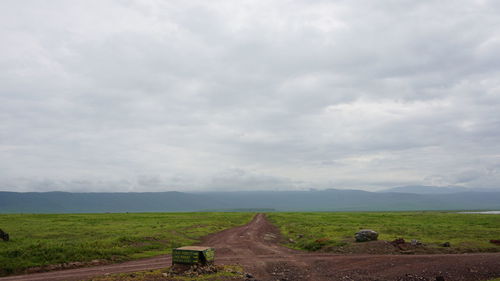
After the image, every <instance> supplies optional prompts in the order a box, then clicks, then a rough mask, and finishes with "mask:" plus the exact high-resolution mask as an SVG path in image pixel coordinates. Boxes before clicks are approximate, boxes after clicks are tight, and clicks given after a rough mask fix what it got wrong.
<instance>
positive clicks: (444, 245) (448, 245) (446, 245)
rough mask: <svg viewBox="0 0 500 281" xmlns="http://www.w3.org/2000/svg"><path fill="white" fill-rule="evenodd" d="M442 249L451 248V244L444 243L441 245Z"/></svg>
mask: <svg viewBox="0 0 500 281" xmlns="http://www.w3.org/2000/svg"><path fill="white" fill-rule="evenodd" d="M441 246H442V247H451V244H450V242H444V243H443V244H441Z"/></svg>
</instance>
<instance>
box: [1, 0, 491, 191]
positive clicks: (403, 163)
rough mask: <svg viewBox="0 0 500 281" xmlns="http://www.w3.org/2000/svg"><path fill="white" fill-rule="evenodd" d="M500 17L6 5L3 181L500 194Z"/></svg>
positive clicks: (463, 4) (184, 5)
mask: <svg viewBox="0 0 500 281" xmlns="http://www.w3.org/2000/svg"><path fill="white" fill-rule="evenodd" d="M499 14H500V2H499V1H495V0H491V1H487V0H484V1H481V0H476V1H474V0H468V1H457V0H449V1H415V0H407V1H405V0H397V1H396V0H385V1H373V0H365V1H356V0H354V1H352V0H345V1H307V0H297V1H285V0H277V1H267V0H262V1H260V0H257V1H255V0H251V1H232V0H227V1H217V0H216V1H175V0H169V1H163V0H158V1H154V0H151V1H132V0H123V1H118V0H117V1H103V0H95V1H91V0H82V1H57V0H50V1H19V0H12V1H7V0H4V1H1V3H0V40H1V44H0V190H11V191H48V190H65V191H164V190H179V191H195V190H256V189H258V190H284V189H294V190H295V189H309V188H317V189H322V188H359V189H365V190H377V189H382V188H387V187H393V186H401V185H420V184H422V185H436V186H447V185H459V186H465V187H470V188H496V187H500V51H499V50H500V16H499Z"/></svg>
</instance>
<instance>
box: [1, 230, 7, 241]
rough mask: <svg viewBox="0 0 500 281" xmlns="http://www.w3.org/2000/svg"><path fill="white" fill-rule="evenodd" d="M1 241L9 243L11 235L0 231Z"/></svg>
mask: <svg viewBox="0 0 500 281" xmlns="http://www.w3.org/2000/svg"><path fill="white" fill-rule="evenodd" d="M0 239H2V240H3V241H9V234H8V233H7V232H4V231H3V230H1V229H0Z"/></svg>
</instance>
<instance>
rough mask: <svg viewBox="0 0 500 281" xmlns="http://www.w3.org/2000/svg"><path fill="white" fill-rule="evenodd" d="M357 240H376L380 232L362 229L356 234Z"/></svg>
mask: <svg viewBox="0 0 500 281" xmlns="http://www.w3.org/2000/svg"><path fill="white" fill-rule="evenodd" d="M354 238H356V242H366V241H375V240H377V239H378V233H377V232H376V231H374V230H371V229H362V230H360V231H358V232H356V234H355V235H354Z"/></svg>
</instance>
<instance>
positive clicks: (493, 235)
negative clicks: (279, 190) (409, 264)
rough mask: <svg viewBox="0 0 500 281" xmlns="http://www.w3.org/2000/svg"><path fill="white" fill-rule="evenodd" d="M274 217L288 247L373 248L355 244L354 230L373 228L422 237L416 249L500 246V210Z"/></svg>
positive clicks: (392, 235)
mask: <svg viewBox="0 0 500 281" xmlns="http://www.w3.org/2000/svg"><path fill="white" fill-rule="evenodd" d="M268 217H269V219H270V220H271V222H272V223H273V224H275V225H276V226H278V227H279V228H280V230H281V233H282V235H283V236H284V237H286V238H287V239H288V242H287V243H286V246H288V247H291V248H294V249H299V250H309V251H314V250H324V251H330V252H341V253H342V252H349V251H355V252H358V253H363V252H366V250H370V249H367V248H366V247H365V248H355V247H350V246H352V245H353V242H354V234H355V233H356V232H357V231H358V230H360V229H373V230H375V231H377V232H378V233H379V240H386V241H393V240H395V239H397V238H403V239H405V240H406V241H407V242H411V240H418V241H419V242H421V243H423V244H425V247H419V248H417V249H416V250H420V251H422V252H425V253H467V252H498V251H500V246H497V245H494V244H492V243H490V242H489V241H490V240H492V239H500V215H485V214H460V213H455V212H369V213H366V212H351V213H347V212H333V213H331V212H315V213H270V214H269V215H268ZM290 239H291V240H290ZM445 242H449V243H450V244H451V247H442V246H441V245H442V244H443V243H445ZM392 248H393V247H389V249H392ZM372 250H373V251H374V252H372V253H383V251H384V249H383V247H378V248H375V249H372ZM359 251H361V252H359Z"/></svg>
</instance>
